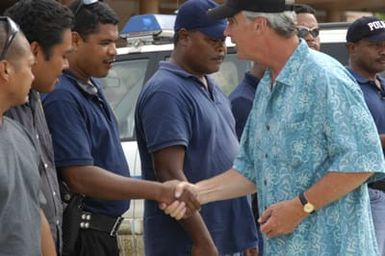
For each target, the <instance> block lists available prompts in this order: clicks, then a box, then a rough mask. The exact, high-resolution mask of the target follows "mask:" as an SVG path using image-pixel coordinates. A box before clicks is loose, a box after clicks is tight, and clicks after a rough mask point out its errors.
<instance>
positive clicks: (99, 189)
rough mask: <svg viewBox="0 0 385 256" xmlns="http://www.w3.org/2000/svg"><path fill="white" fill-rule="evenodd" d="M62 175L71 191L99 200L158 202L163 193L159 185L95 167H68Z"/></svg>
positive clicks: (161, 186)
mask: <svg viewBox="0 0 385 256" xmlns="http://www.w3.org/2000/svg"><path fill="white" fill-rule="evenodd" d="M62 174H64V175H65V176H66V181H67V183H68V185H69V186H70V188H71V190H73V191H74V192H77V193H80V194H84V195H87V196H90V197H95V198H99V199H107V200H124V199H137V198H145V199H151V200H159V199H160V197H161V194H162V191H163V190H162V188H163V185H162V184H161V183H158V182H151V181H144V180H137V179H133V178H127V177H123V176H120V175H116V174H114V173H111V172H109V171H106V170H103V169H101V168H99V167H96V166H82V167H70V168H66V170H62Z"/></svg>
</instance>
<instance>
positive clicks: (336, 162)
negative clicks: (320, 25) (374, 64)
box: [166, 0, 385, 256]
mask: <svg viewBox="0 0 385 256" xmlns="http://www.w3.org/2000/svg"><path fill="white" fill-rule="evenodd" d="M288 9H290V6H286V5H285V2H284V0H243V1H239V0H227V1H225V3H224V4H223V5H221V6H220V7H218V8H215V9H213V10H211V11H210V15H211V16H212V17H214V18H224V17H227V18H228V21H229V23H228V27H227V29H226V30H225V34H226V35H228V36H230V37H231V39H232V41H233V42H234V43H235V44H236V47H237V54H238V56H239V57H240V58H242V59H249V60H253V61H257V62H258V63H261V64H263V65H266V66H267V67H268V69H267V71H266V72H265V74H264V77H263V78H262V79H261V81H260V83H259V85H258V88H257V91H256V95H255V99H254V105H253V108H252V110H251V113H250V115H249V119H248V121H247V123H246V127H245V130H244V132H243V135H242V138H241V151H240V153H239V155H238V157H237V159H236V160H235V163H234V166H233V168H232V169H230V170H228V171H227V172H225V173H223V174H221V175H219V176H216V177H214V178H212V179H209V180H205V181H201V182H199V183H197V184H196V185H184V184H183V183H182V185H181V186H179V187H181V188H183V187H189V188H190V189H193V190H194V189H195V190H197V192H198V193H199V194H198V197H199V200H200V202H201V203H202V204H205V203H208V202H212V201H217V200H224V199H228V198H233V197H237V196H241V195H245V194H249V193H253V192H255V191H256V190H257V192H258V201H259V209H260V216H261V217H260V219H259V223H260V224H261V231H262V232H263V233H264V245H265V249H264V255H274V256H278V255H285V256H292V255H317V256H322V255H325V256H336V255H341V256H348V255H357V256H358V255H360V256H362V255H365V256H375V255H378V249H377V244H376V239H375V234H374V229H373V223H372V219H371V212H370V206H369V196H368V188H367V184H366V183H367V182H368V181H373V180H376V179H379V178H383V177H384V172H385V164H384V157H383V154H382V150H381V146H380V142H379V139H378V135H377V131H376V127H375V125H374V122H373V119H372V117H371V114H370V113H369V111H368V108H367V107H366V105H365V101H364V98H363V95H362V92H361V90H360V88H359V86H358V85H357V83H356V82H355V81H354V78H353V77H352V76H351V75H350V74H349V72H348V71H346V69H345V68H344V67H343V66H341V65H340V64H339V63H338V62H337V61H336V60H334V59H333V58H331V57H329V56H327V55H325V54H323V53H320V52H317V51H314V50H312V49H309V48H308V46H307V45H306V42H305V41H304V40H300V39H299V38H298V37H297V35H296V27H295V16H294V13H293V12H291V11H286V10H288ZM175 208H177V207H175V205H171V206H169V207H168V208H166V212H167V213H170V214H171V215H175V214H176V212H177V210H176V212H175V211H174V210H175Z"/></svg>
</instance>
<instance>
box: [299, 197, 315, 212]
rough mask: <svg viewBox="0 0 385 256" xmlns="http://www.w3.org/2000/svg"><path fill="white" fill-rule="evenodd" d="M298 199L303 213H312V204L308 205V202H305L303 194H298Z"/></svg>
mask: <svg viewBox="0 0 385 256" xmlns="http://www.w3.org/2000/svg"><path fill="white" fill-rule="evenodd" d="M298 198H299V201H301V204H302V206H303V211H304V212H306V213H308V214H312V213H314V205H313V204H312V203H310V202H309V201H307V199H306V197H305V194H303V193H302V194H300V195H299V196H298Z"/></svg>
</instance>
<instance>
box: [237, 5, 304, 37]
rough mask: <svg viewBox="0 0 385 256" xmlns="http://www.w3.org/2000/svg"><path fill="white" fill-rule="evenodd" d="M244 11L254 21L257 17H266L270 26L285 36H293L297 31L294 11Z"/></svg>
mask: <svg viewBox="0 0 385 256" xmlns="http://www.w3.org/2000/svg"><path fill="white" fill-rule="evenodd" d="M243 13H244V14H245V16H246V18H248V19H249V20H252V21H253V20H255V18H257V17H264V18H266V19H267V24H268V26H269V27H271V28H272V29H273V30H274V31H275V32H276V33H277V34H279V35H281V36H283V37H291V36H293V35H294V34H295V33H296V23H297V16H296V14H295V12H293V11H285V12H280V13H264V12H250V11H243Z"/></svg>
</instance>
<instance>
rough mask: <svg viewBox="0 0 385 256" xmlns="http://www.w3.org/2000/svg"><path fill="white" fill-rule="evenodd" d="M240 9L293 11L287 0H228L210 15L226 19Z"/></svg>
mask: <svg viewBox="0 0 385 256" xmlns="http://www.w3.org/2000/svg"><path fill="white" fill-rule="evenodd" d="M240 11H251V12H266V13H279V12H284V11H293V6H292V5H287V4H286V2H285V0H226V1H225V3H224V4H222V5H220V6H218V7H216V8H213V9H211V10H209V12H208V14H209V16H210V17H213V18H215V19H224V18H230V17H233V16H234V15H235V14H237V13H238V12H240Z"/></svg>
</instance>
